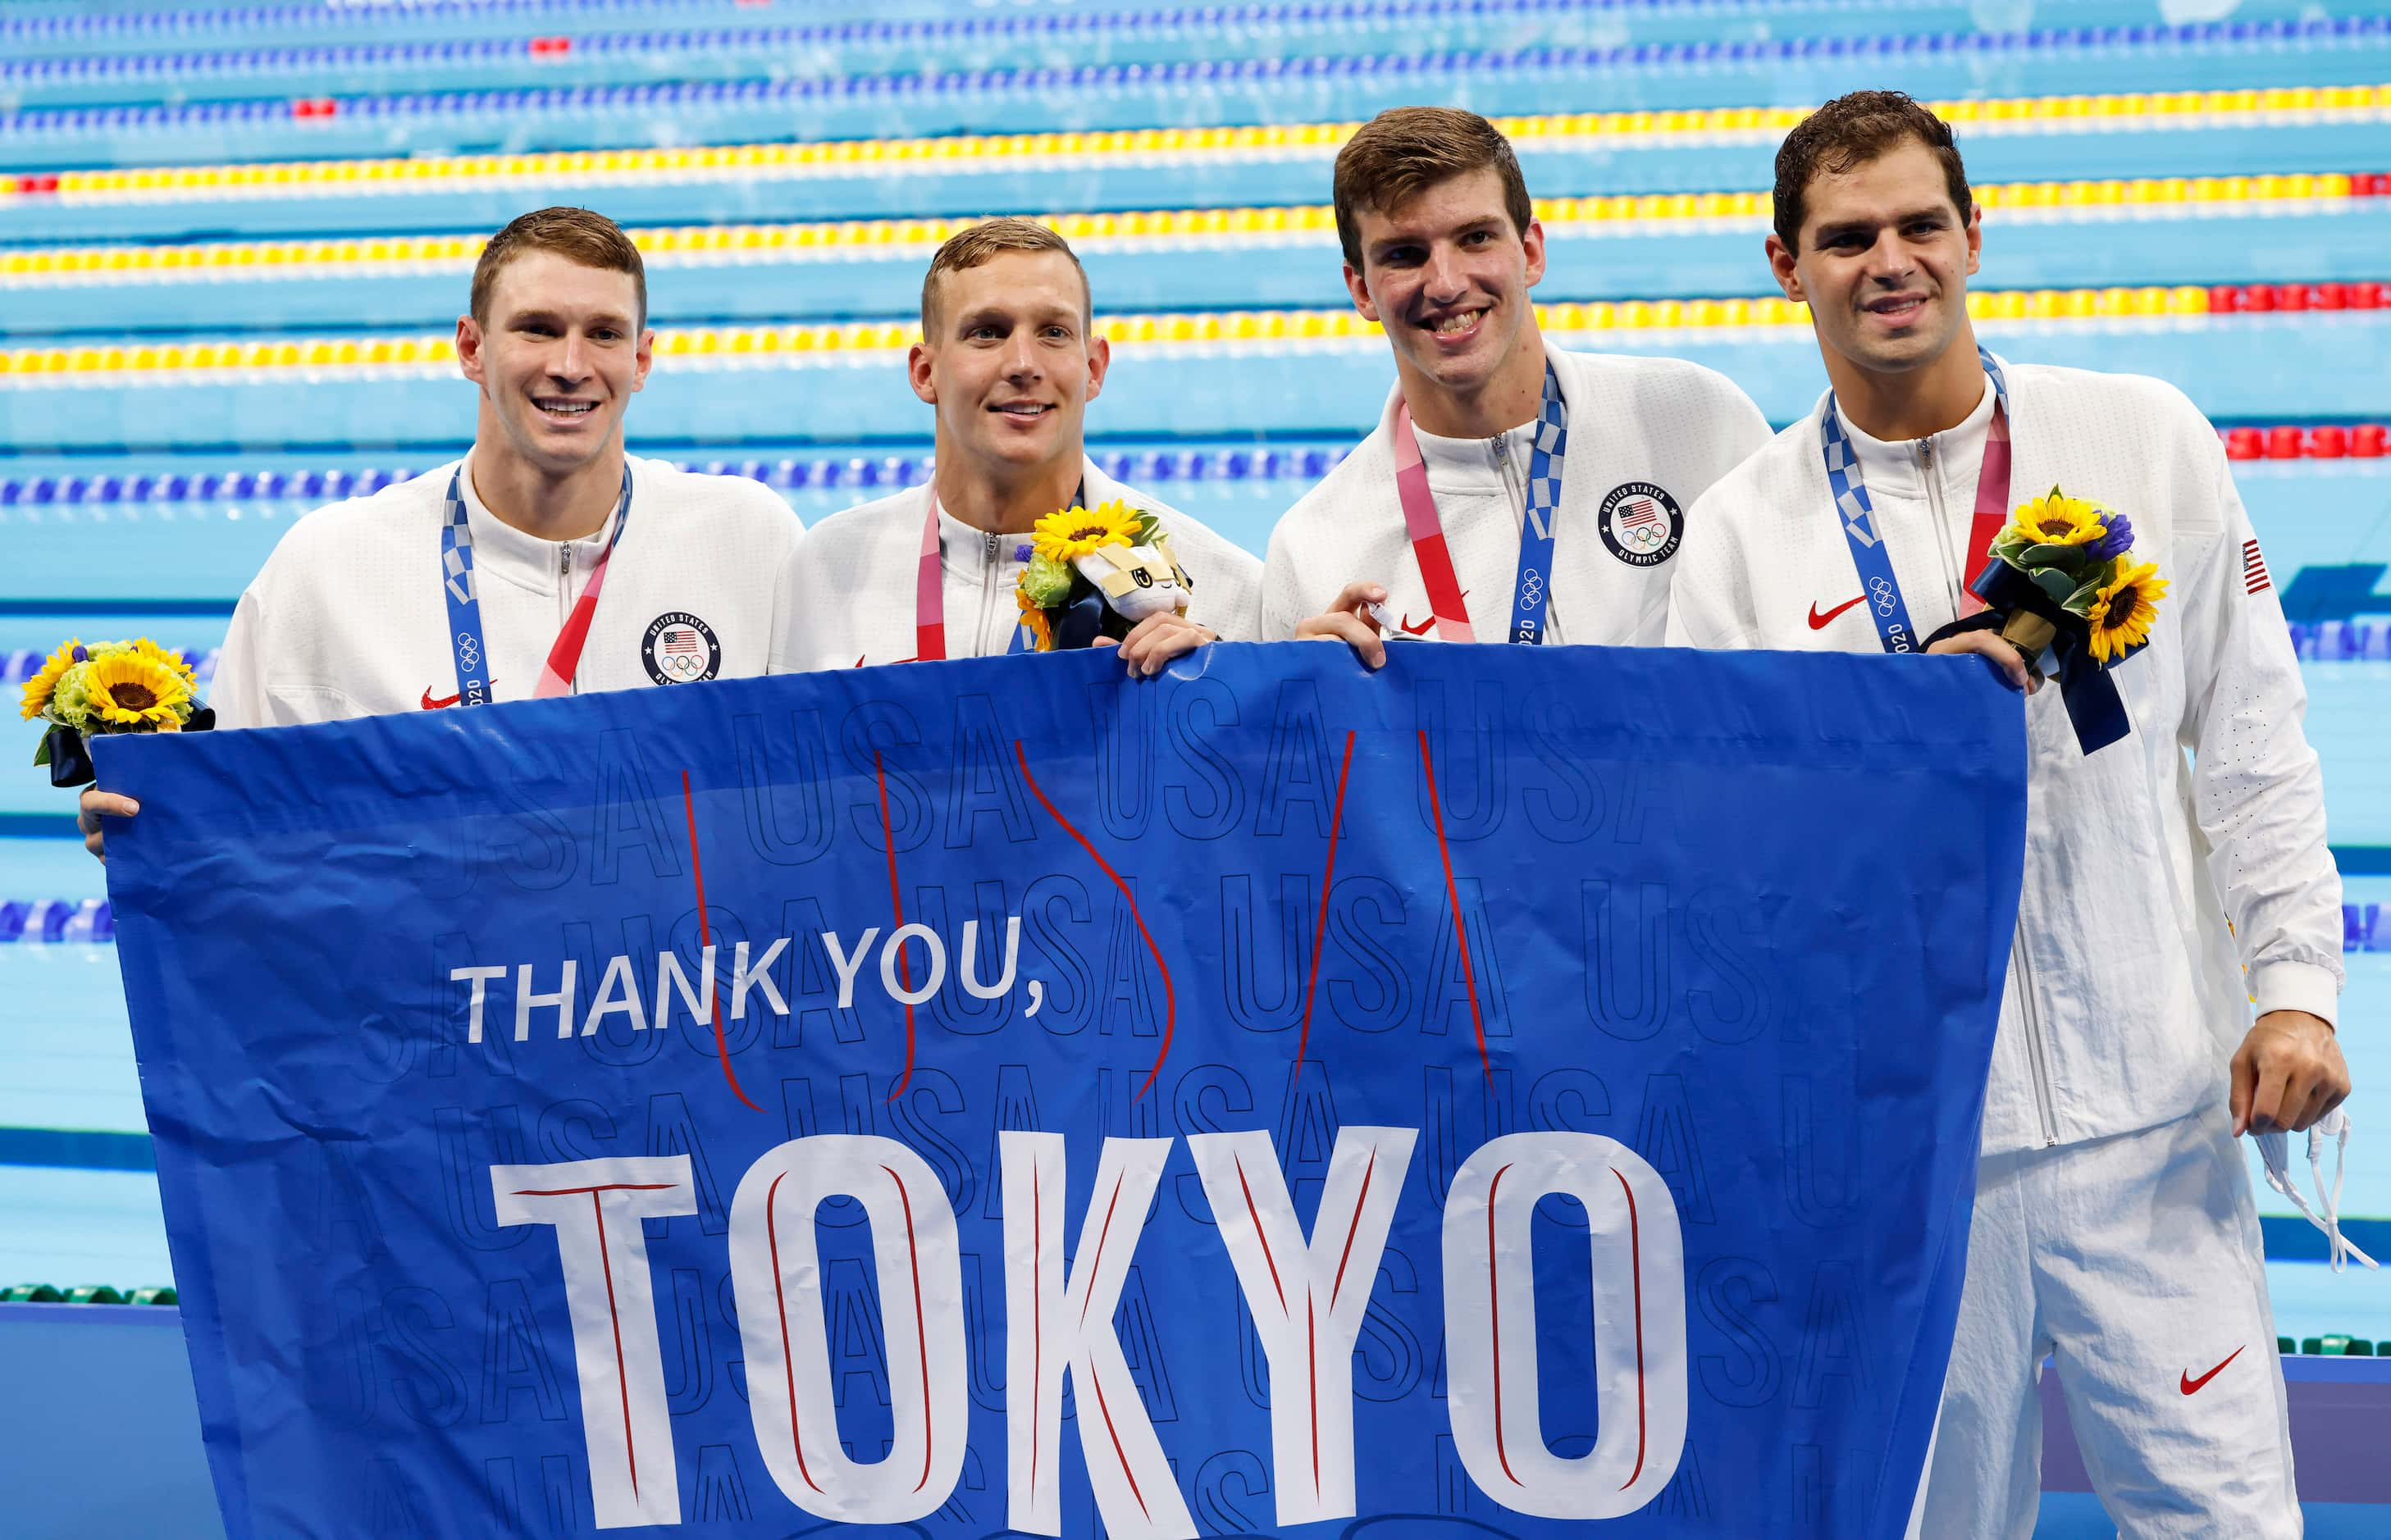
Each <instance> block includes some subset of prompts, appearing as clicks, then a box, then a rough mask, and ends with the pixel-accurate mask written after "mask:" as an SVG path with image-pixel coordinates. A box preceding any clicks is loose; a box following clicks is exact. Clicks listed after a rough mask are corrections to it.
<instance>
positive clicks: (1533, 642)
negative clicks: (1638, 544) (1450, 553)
mask: <svg viewBox="0 0 2391 1540" xmlns="http://www.w3.org/2000/svg"><path fill="white" fill-rule="evenodd" d="M1534 431H1535V437H1534V438H1533V439H1532V441H1531V442H1530V443H1529V446H1528V507H1527V510H1526V516H1525V517H1524V518H1522V519H1521V520H1519V578H1518V580H1517V581H1516V583H1515V584H1514V585H1513V587H1512V590H1511V636H1510V639H1511V640H1512V641H1515V642H1520V643H1524V644H1525V645H1527V646H1529V647H1535V646H1538V645H1540V644H1541V643H1542V642H1543V641H1544V626H1545V621H1544V616H1543V614H1542V611H1543V610H1544V606H1545V599H1546V597H1547V596H1548V595H1549V593H1550V592H1551V589H1552V574H1553V523H1554V518H1555V515H1556V514H1557V513H1558V511H1559V509H1560V501H1561V467H1562V463H1563V462H1564V461H1565V460H1566V459H1567V458H1568V457H1569V404H1568V403H1567V402H1564V401H1563V400H1561V382H1560V378H1559V376H1557V374H1555V373H1554V372H1553V366H1552V363H1551V361H1550V360H1549V359H1548V360H1546V361H1545V364H1544V404H1543V405H1542V407H1541V408H1539V410H1538V411H1537V413H1536V426H1535V430H1534Z"/></svg>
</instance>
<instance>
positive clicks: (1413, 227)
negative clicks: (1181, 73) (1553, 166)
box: [1262, 107, 1768, 667]
mask: <svg viewBox="0 0 2391 1540" xmlns="http://www.w3.org/2000/svg"><path fill="white" fill-rule="evenodd" d="M1335 188H1336V205H1337V233H1338V239H1339V241H1340V242H1341V243H1342V244H1343V247H1344V253H1345V286H1346V289H1347V290H1348V292H1350V293H1351V296H1352V300H1353V305H1354V308H1355V309H1357V310H1359V311H1360V312H1361V313H1362V314H1364V316H1366V317H1368V318H1369V319H1370V320H1372V321H1376V322H1377V323H1378V324H1379V325H1380V326H1382V327H1385V328H1386V334H1387V341H1388V344H1389V349H1390V350H1391V352H1392V353H1393V355H1394V364H1395V377H1396V383H1395V389H1394V391H1393V392H1392V394H1391V395H1390V396H1389V398H1388V402H1387V407H1386V411H1385V414H1384V415H1383V417H1381V418H1380V421H1379V423H1378V427H1377V429H1376V431H1375V432H1373V433H1372V434H1371V435H1370V436H1369V437H1368V438H1367V439H1365V440H1364V441H1363V443H1362V444H1361V446H1360V447H1359V448H1358V449H1356V450H1355V451H1354V452H1353V453H1352V454H1351V456H1347V458H1346V459H1345V461H1344V462H1343V463H1342V464H1341V465H1339V466H1338V468H1336V469H1335V470H1333V471H1331V472H1330V473H1329V474H1328V477H1327V479H1326V480H1325V481H1322V482H1321V483H1320V484H1319V485H1318V486H1317V487H1315V488H1313V489H1312V491H1311V492H1310V493H1309V494H1306V495H1305V496H1304V497H1303V499H1302V500H1301V501H1299V502H1298V503H1297V504H1296V505H1295V507H1293V508H1291V509H1289V510H1288V511H1287V513H1286V517H1285V518H1283V519H1281V520H1279V524H1278V527H1277V529H1276V530H1275V531H1273V533H1272V535H1271V544H1270V558H1269V563H1268V568H1267V571H1266V575H1265V577H1264V580H1263V596H1262V635H1265V636H1272V637H1277V636H1288V635H1307V636H1320V637H1341V638H1342V639H1344V640H1346V641H1349V642H1351V644H1352V645H1353V647H1354V648H1355V649H1356V650H1357V651H1359V652H1360V653H1361V654H1362V655H1363V657H1364V660H1366V661H1368V662H1369V663H1370V664H1371V666H1373V667H1376V665H1377V664H1378V663H1380V662H1382V661H1385V656H1386V654H1385V648H1384V646H1383V644H1382V641H1381V636H1382V635H1383V633H1382V628H1381V626H1380V624H1379V623H1378V622H1379V621H1381V620H1383V621H1385V622H1387V624H1388V626H1390V627H1398V628H1400V630H1401V632H1402V634H1406V635H1414V636H1424V637H1426V636H1432V637H1436V638H1439V639H1441V640H1445V641H1512V642H1521V643H1530V644H1534V643H1542V642H1555V643H1560V642H1576V643H1596V644H1605V645H1628V644H1657V643H1658V642H1659V641H1660V640H1661V625H1662V621H1663V617H1664V615H1665V613H1666V610H1667V605H1668V597H1669V576H1670V572H1671V571H1672V570H1673V568H1672V558H1674V556H1675V555H1676V552H1677V547H1678V544H1679V542H1680V541H1681V540H1682V538H1683V536H1684V533H1685V519H1686V509H1687V507H1690V506H1691V505H1692V503H1693V501H1694V499H1695V498H1697V497H1699V496H1700V495H1701V494H1702V493H1703V492H1704V491H1706V490H1708V488H1709V487H1710V484H1711V483H1712V481H1716V480H1717V479H1718V478H1719V477H1720V476H1722V475H1724V474H1725V472H1726V471H1727V470H1728V468H1731V467H1732V466H1734V465H1735V464H1736V462H1738V460H1740V459H1742V458H1743V457H1744V456H1746V455H1747V454H1749V453H1751V451H1752V450H1753V449H1755V448H1757V447H1759V445H1760V444H1761V443H1763V442H1764V441H1765V440H1766V439H1767V437H1768V424H1767V422H1766V421H1765V420H1764V418H1763V417H1761V415H1760V413H1759V410H1758V409H1757V408H1755V407H1754V406H1753V405H1752V404H1751V401H1750V400H1749V399H1748V398H1747V397H1746V396H1745V395H1744V393H1743V392H1742V391H1739V390H1738V389H1736V387H1735V386H1734V385H1733V384H1732V383H1731V382H1730V381H1728V380H1727V379H1726V378H1725V376H1724V375H1720V374H1718V373H1716V372H1715V371H1712V370H1710V369H1706V368H1703V367H1701V366H1699V365H1694V364H1687V363H1684V362H1681V361H1679V360H1676V359H1670V358H1645V357H1628V356H1620V355H1609V354H1599V353H1564V352H1562V351H1561V350H1560V349H1558V348H1556V347H1553V346H1551V345H1550V344H1549V343H1548V342H1546V340H1544V335H1543V333H1542V331H1541V330H1540V328H1539V327H1538V325H1537V320H1536V313H1535V307H1534V305H1533V303H1532V302H1531V299H1530V294H1529V291H1530V290H1531V289H1533V288H1534V287H1535V286H1536V284H1537V283H1538V282H1539V281H1541V280H1542V279H1543V277H1544V226H1543V225H1541V224H1540V223H1538V221H1537V220H1536V217H1535V210H1534V206H1533V204H1532V203H1531V202H1530V200H1529V198H1528V188H1527V184H1526V182H1525V180H1524V179H1523V178H1522V177H1521V175H1520V173H1519V160H1518V158H1517V157H1516V156H1515V155H1514V154H1513V153H1512V150H1511V146H1510V143H1509V141H1507V140H1506V139H1505V138H1504V137H1503V135H1502V134H1501V133H1500V132H1499V131H1498V130H1496V128H1495V127H1494V125H1493V124H1492V123H1490V122H1487V121H1486V120H1485V119H1483V118H1481V117H1480V116H1478V114H1476V113H1474V112H1466V111H1463V110H1461V109H1457V108H1448V107H1404V108H1395V109H1389V110H1388V111H1385V112H1381V113H1379V114H1378V116H1377V117H1376V118H1374V119H1372V120H1371V121H1370V122H1367V123H1365V124H1364V125H1363V127H1362V129H1361V130H1360V132H1358V133H1356V134H1355V135H1353V137H1352V139H1351V140H1350V141H1349V142H1348V143H1347V144H1346V146H1345V148H1344V149H1343V150H1342V151H1341V152H1340V153H1339V154H1338V157H1337V169H1336V177H1335Z"/></svg>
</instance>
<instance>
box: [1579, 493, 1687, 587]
mask: <svg viewBox="0 0 2391 1540" xmlns="http://www.w3.org/2000/svg"><path fill="white" fill-rule="evenodd" d="M1595 523H1596V527H1597V528H1599V529H1600V530H1601V531H1602V543H1603V544H1604V545H1608V546H1609V547H1610V554H1611V555H1612V556H1615V557H1617V558H1619V559H1620V560H1622V561H1623V562H1625V563H1627V565H1629V566H1630V567H1658V566H1659V565H1661V563H1662V562H1664V561H1666V560H1668V559H1669V558H1671V557H1673V556H1675V555H1676V554H1677V542H1678V541H1680V540H1681V539H1683V538H1684V537H1685V533H1686V512H1685V510H1684V509H1683V508H1681V507H1677V500H1676V499H1675V498H1674V497H1672V496H1670V495H1669V494H1668V492H1667V490H1666V489H1664V488H1661V487H1657V486H1654V485H1653V484H1652V483H1651V482H1649V481H1627V482H1623V483H1622V484H1621V485H1619V486H1615V487H1612V488H1611V489H1610V495H1609V496H1608V497H1605V498H1604V499H1603V500H1602V517H1601V518H1599V519H1597V520H1595Z"/></svg>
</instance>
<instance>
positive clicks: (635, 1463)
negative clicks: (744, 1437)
mask: <svg viewBox="0 0 2391 1540" xmlns="http://www.w3.org/2000/svg"><path fill="white" fill-rule="evenodd" d="M589 1212H590V1213H592V1214H595V1215H596V1216H597V1219H598V1264H599V1265H600V1266H601V1267H602V1268H604V1269H605V1271H606V1318H607V1319H608V1320H609V1321H612V1322H613V1323H614V1384H615V1387H616V1388H617V1389H619V1390H620V1391H621V1392H623V1458H624V1461H625V1462H626V1463H627V1464H628V1465H629V1466H630V1468H631V1500H632V1501H633V1502H638V1501H639V1500H640V1448H639V1445H638V1444H636V1443H634V1442H633V1441H632V1438H631V1376H630V1371H629V1370H627V1369H626V1368H625V1367H623V1312H622V1311H621V1310H620V1309H619V1308H617V1307H616V1305H615V1303H614V1258H613V1257H610V1256H608V1255H607V1254H606V1204H605V1201H604V1200H602V1199H601V1198H600V1197H599V1196H598V1195H597V1194H596V1193H594V1192H593V1193H591V1194H590V1195H589Z"/></svg>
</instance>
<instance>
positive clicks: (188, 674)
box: [133, 636, 200, 687]
mask: <svg viewBox="0 0 2391 1540" xmlns="http://www.w3.org/2000/svg"><path fill="white" fill-rule="evenodd" d="M133 651H134V653H135V655H136V656H137V657H142V658H147V659H149V661H151V662H155V663H163V664H165V665H166V666H167V667H168V668H170V669H173V670H174V672H175V673H176V674H181V675H182V676H183V684H184V686H185V687H190V686H192V685H196V684H198V683H199V681H200V676H199V675H198V674H194V673H193V672H192V671H191V665H190V663H189V661H187V660H186V659H185V658H184V656H183V655H182V654H181V653H179V652H177V651H175V650H174V648H170V647H160V646H159V645H158V644H157V643H155V642H153V641H151V640H150V639H149V637H147V636H144V637H142V638H141V639H139V640H138V641H136V642H135V643H134V644H133Z"/></svg>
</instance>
